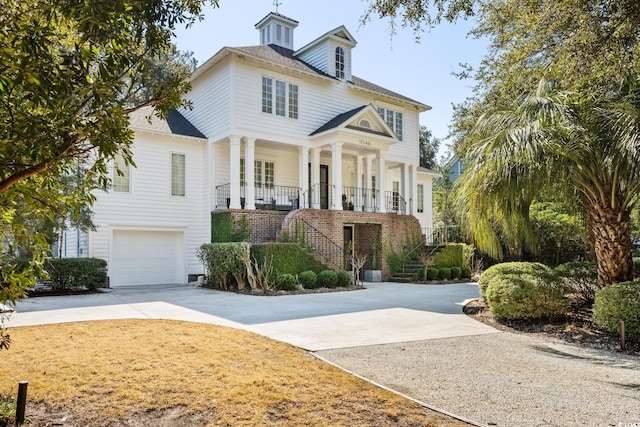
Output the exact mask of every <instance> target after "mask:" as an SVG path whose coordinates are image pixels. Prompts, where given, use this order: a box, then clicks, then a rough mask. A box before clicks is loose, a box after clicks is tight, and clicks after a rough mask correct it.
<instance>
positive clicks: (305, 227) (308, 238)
mask: <svg viewBox="0 0 640 427" xmlns="http://www.w3.org/2000/svg"><path fill="white" fill-rule="evenodd" d="M288 229H289V235H288V239H289V240H292V241H295V242H298V243H300V244H301V245H303V246H307V247H310V248H312V249H313V250H314V251H316V252H317V253H318V255H319V256H320V260H321V261H322V262H323V263H324V264H325V265H327V266H328V267H330V268H334V269H342V268H344V261H345V256H346V255H345V252H344V248H343V247H342V246H340V245H339V244H338V243H336V242H334V241H333V240H331V239H330V238H329V237H328V236H327V235H325V234H324V233H322V232H321V231H320V230H318V229H317V228H315V227H314V226H313V225H311V224H310V223H309V222H308V221H306V220H305V219H304V218H301V217H294V218H292V219H291V222H290V223H289V225H288Z"/></svg>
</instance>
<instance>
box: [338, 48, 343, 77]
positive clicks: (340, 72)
mask: <svg viewBox="0 0 640 427" xmlns="http://www.w3.org/2000/svg"><path fill="white" fill-rule="evenodd" d="M336 77H337V78H339V79H344V50H343V49H342V48H341V47H340V46H338V47H337V48H336Z"/></svg>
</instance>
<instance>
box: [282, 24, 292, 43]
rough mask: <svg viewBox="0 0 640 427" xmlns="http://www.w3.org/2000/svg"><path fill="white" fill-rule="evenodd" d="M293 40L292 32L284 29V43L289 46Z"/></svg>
mask: <svg viewBox="0 0 640 427" xmlns="http://www.w3.org/2000/svg"><path fill="white" fill-rule="evenodd" d="M290 40H291V30H290V29H289V28H287V27H285V28H284V42H285V43H286V44H289V43H290Z"/></svg>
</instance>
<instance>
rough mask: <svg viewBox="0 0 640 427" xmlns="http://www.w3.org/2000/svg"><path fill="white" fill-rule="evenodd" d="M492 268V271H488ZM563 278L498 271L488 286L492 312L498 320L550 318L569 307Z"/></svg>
mask: <svg viewBox="0 0 640 427" xmlns="http://www.w3.org/2000/svg"><path fill="white" fill-rule="evenodd" d="M487 271H489V270H487ZM565 291H566V286H565V285H564V284H563V283H562V281H561V280H560V279H559V278H557V277H554V276H553V275H549V274H547V273H543V274H538V275H535V274H521V275H516V274H496V275H494V277H493V278H492V279H491V281H490V282H489V284H488V286H487V287H486V289H485V295H484V299H485V302H486V304H487V306H488V307H489V311H490V312H491V313H492V314H493V315H494V316H495V317H496V318H498V319H551V318H558V317H562V316H564V315H565V314H566V312H567V311H568V310H569V309H570V304H569V300H568V299H567V298H565V296H564V294H565Z"/></svg>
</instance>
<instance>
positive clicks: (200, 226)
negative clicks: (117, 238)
mask: <svg viewBox="0 0 640 427" xmlns="http://www.w3.org/2000/svg"><path fill="white" fill-rule="evenodd" d="M171 153H179V154H185V155H186V177H185V181H186V197H174V196H171ZM204 154H205V143H204V142H200V141H195V140H187V139H182V138H172V137H169V136H163V135H152V134H147V133H136V136H135V143H134V146H133V158H134V161H135V163H136V165H137V167H136V168H132V170H131V192H130V193H128V194H126V193H116V192H112V191H110V192H102V191H101V192H98V193H96V197H97V200H96V202H95V204H94V207H93V210H94V212H95V215H94V223H95V224H96V227H97V231H96V232H95V233H94V236H93V256H96V257H99V258H103V259H105V260H107V261H108V260H109V251H110V247H109V246H110V239H111V233H112V230H114V229H122V228H124V229H131V230H134V229H140V230H157V231H162V230H167V231H176V230H181V231H184V233H185V237H186V255H187V263H188V265H187V270H188V273H189V274H197V273H201V272H202V265H201V263H200V262H199V261H198V260H197V258H196V256H195V254H196V251H197V249H198V247H199V246H200V245H201V244H202V243H205V242H207V241H209V227H210V226H209V210H208V204H207V203H206V200H207V197H206V196H207V193H206V188H205V185H204V184H205V179H204V178H203V177H204V176H205V172H204V160H205V156H204Z"/></svg>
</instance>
